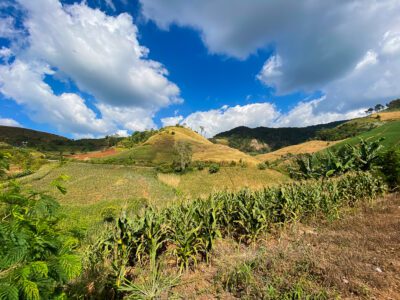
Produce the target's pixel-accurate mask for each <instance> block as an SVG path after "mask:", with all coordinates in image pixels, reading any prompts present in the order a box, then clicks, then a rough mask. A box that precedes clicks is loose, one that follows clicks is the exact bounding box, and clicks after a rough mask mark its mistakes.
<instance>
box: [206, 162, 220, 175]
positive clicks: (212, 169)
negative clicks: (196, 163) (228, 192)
mask: <svg viewBox="0 0 400 300" xmlns="http://www.w3.org/2000/svg"><path fill="white" fill-rule="evenodd" d="M219 169H220V166H219V164H217V163H213V164H211V165H210V166H209V167H208V173H210V174H215V173H218V172H219Z"/></svg>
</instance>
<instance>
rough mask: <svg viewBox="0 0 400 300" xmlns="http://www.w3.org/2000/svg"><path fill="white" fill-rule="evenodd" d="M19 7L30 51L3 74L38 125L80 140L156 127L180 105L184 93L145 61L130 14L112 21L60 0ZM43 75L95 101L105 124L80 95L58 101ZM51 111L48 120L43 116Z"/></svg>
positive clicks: (23, 1)
mask: <svg viewBox="0 0 400 300" xmlns="http://www.w3.org/2000/svg"><path fill="white" fill-rule="evenodd" d="M18 2H19V4H20V5H21V6H22V7H23V8H24V9H25V10H26V17H25V19H24V22H23V23H24V27H25V30H26V32H27V36H26V37H25V39H26V42H27V47H24V48H22V49H20V50H19V52H18V53H15V56H16V58H17V59H16V60H15V61H13V62H12V63H11V64H6V65H3V66H2V67H1V69H0V72H1V74H0V80H1V81H0V84H1V86H2V87H1V92H2V93H3V94H4V95H5V96H6V97H9V98H12V99H14V100H15V101H16V102H17V103H19V104H22V105H23V106H26V107H28V111H29V112H30V113H31V114H32V117H33V118H34V119H35V120H37V121H41V122H47V123H50V124H52V125H55V126H57V127H58V129H59V130H60V131H62V132H70V131H71V130H72V132H74V133H76V134H87V133H91V134H99V133H111V132H113V131H115V130H116V129H117V128H120V129H129V130H141V129H144V126H150V127H152V126H154V123H153V121H152V119H151V118H152V117H153V116H154V114H155V112H157V111H158V110H159V109H160V108H162V107H166V106H168V105H170V104H172V103H180V102H181V101H182V100H181V99H180V97H179V93H180V91H179V88H178V87H177V86H176V85H175V84H174V83H172V82H170V81H169V80H168V79H167V75H168V71H167V70H166V69H165V68H164V67H163V66H162V65H161V64H160V63H159V62H156V61H153V60H150V59H148V58H147V54H148V52H149V50H148V49H147V48H145V47H143V46H141V45H140V44H139V42H138V39H137V34H138V32H137V27H136V26H135V25H134V24H133V21H132V17H131V16H130V15H129V14H126V13H123V14H120V15H118V16H116V17H113V16H107V15H106V14H105V13H104V12H102V11H100V10H98V9H92V8H89V7H88V6H86V5H85V3H84V2H82V3H81V4H74V5H64V6H63V5H62V4H61V3H60V2H59V1H58V0H37V1H30V0H18ZM110 3H112V2H110ZM11 23H12V22H11V21H7V22H6V25H7V26H6V25H4V26H3V27H4V28H8V27H10V26H9V25H10V24H11ZM1 28H2V27H1V26H0V29H1ZM3 31H4V32H5V33H7V32H8V31H7V30H3ZM3 52H4V53H3V54H2V55H3V56H6V55H9V53H6V52H7V51H3ZM45 75H51V76H54V77H58V78H67V79H68V80H71V81H72V82H73V83H75V85H76V86H77V87H78V88H79V89H80V91H82V92H86V93H88V94H90V95H92V96H94V98H95V99H96V102H95V103H94V105H95V106H96V107H97V109H98V110H99V112H100V116H98V115H97V114H96V113H95V112H94V111H93V110H92V109H90V108H89V107H88V106H87V103H85V101H84V100H83V99H82V98H81V97H80V96H79V95H78V94H71V93H68V94H61V95H56V94H55V93H54V92H53V91H52V90H51V88H50V86H48V85H47V84H46V83H45V81H44V79H45ZM19 76H20V77H23V76H26V77H28V78H31V77H34V80H33V81H32V82H31V83H29V84H28V85H29V86H30V88H29V89H28V90H29V92H24V91H20V90H18V89H20V88H21V86H18V85H22V84H25V82H19V83H15V82H12V81H11V80H20V79H21V78H20V77H19ZM73 106H75V108H73ZM50 111H51V112H52V114H51V116H49V115H48V114H47V113H45V112H50ZM68 114H70V117H69V118H67V117H66V115H68ZM62 120H65V121H62Z"/></svg>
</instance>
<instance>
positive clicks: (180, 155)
mask: <svg viewBox="0 0 400 300" xmlns="http://www.w3.org/2000/svg"><path fill="white" fill-rule="evenodd" d="M174 151H175V157H176V161H175V162H174V164H175V165H176V168H175V171H177V172H185V170H186V168H187V167H189V165H190V164H191V162H192V155H193V151H192V146H191V144H190V143H188V142H186V141H176V142H175V145H174Z"/></svg>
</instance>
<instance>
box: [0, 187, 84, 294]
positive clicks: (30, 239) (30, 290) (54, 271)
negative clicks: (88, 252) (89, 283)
mask: <svg viewBox="0 0 400 300" xmlns="http://www.w3.org/2000/svg"><path fill="white" fill-rule="evenodd" d="M57 187H58V186H57ZM59 188H60V191H61V190H62V189H61V187H59ZM0 205H1V206H2V207H3V210H2V212H1V215H0V220H1V224H0V225H1V226H0V274H1V276H0V299H55V298H57V297H60V299H61V297H65V294H64V293H63V288H64V285H65V284H66V283H67V282H68V281H70V280H72V279H74V278H76V277H77V276H78V275H79V274H80V272H81V259H80V257H79V256H77V255H75V254H74V249H75V248H76V247H77V245H78V241H77V240H76V239H75V238H73V237H71V236H69V235H68V234H66V233H65V232H62V231H60V230H59V229H58V221H59V219H60V213H59V204H58V203H57V202H56V200H55V199H54V198H52V197H50V196H48V195H46V194H44V193H38V192H23V191H22V190H21V189H20V187H19V186H18V185H16V184H11V185H10V186H9V187H8V188H6V189H3V190H2V191H1V193H0ZM62 299H64V298H62Z"/></svg>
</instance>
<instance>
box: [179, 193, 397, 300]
mask: <svg viewBox="0 0 400 300" xmlns="http://www.w3.org/2000/svg"><path fill="white" fill-rule="evenodd" d="M314 223H315V224H314ZM314 223H310V224H307V225H304V224H297V225H294V226H292V227H291V228H288V229H286V230H284V231H283V232H281V233H280V234H279V235H275V237H271V236H269V237H266V238H265V241H261V242H258V243H257V245H253V246H249V247H246V246H243V245H239V244H237V243H235V242H233V241H231V240H222V241H218V245H217V247H216V250H215V253H214V256H213V257H214V258H213V260H212V262H211V264H210V265H206V264H200V265H199V266H198V267H197V268H196V271H192V272H187V273H185V274H184V275H183V277H182V278H181V285H179V286H178V287H176V288H174V290H173V294H175V295H179V296H181V297H183V298H184V299H237V298H246V299H258V298H262V297H265V296H261V295H265V294H262V293H260V291H263V292H264V293H265V289H266V286H267V285H268V286H271V285H273V286H274V287H275V288H276V289H277V290H278V291H280V292H284V291H286V290H287V289H288V288H290V287H296V286H299V284H300V285H301V286H303V287H304V288H305V290H307V292H308V294H313V293H314V295H318V293H319V292H321V291H323V292H324V293H326V294H325V295H327V296H326V297H325V298H321V299H333V298H334V299H337V298H340V299H388V300H389V299H392V300H395V299H400V195H399V194H397V195H395V194H392V195H388V196H386V197H384V198H382V199H380V200H379V201H377V202H375V203H373V204H363V205H362V206H360V207H358V208H355V209H352V210H348V211H347V212H345V213H344V217H342V218H341V219H338V220H335V221H330V222H328V221H324V222H322V223H321V221H318V222H317V221H314ZM244 263H247V264H248V265H252V274H251V275H250V277H245V278H246V280H244V279H243V276H242V277H241V278H242V279H241V280H242V281H243V280H244V281H245V282H244V283H243V282H242V281H240V280H239V281H238V283H235V288H236V290H233V291H232V290H231V291H230V292H229V291H227V288H226V278H228V279H229V278H230V277H229V276H230V275H229V274H232V270H235V267H236V268H237V267H238V266H240V265H243V264H244ZM224 278H225V279H224ZM235 278H236V277H235ZM241 284H242V286H241ZM303 297H304V295H303ZM274 299H279V296H278V298H274ZM296 299H297V298H296ZM301 299H303V298H301ZM315 299H320V298H318V297H317V298H315Z"/></svg>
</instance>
